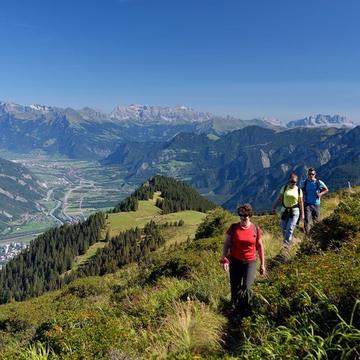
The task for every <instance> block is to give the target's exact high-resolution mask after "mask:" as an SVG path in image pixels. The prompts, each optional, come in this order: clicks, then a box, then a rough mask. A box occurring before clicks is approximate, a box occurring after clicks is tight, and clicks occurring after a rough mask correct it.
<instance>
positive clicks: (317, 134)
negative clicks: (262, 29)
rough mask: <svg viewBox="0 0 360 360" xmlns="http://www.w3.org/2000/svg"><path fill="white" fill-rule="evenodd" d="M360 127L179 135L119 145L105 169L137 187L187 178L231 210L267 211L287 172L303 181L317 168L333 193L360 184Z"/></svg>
mask: <svg viewBox="0 0 360 360" xmlns="http://www.w3.org/2000/svg"><path fill="white" fill-rule="evenodd" d="M359 136H360V126H358V127H356V128H353V129H349V128H342V129H336V128H322V127H321V128H296V129H291V130H287V131H282V132H276V131H275V130H272V129H265V128H261V127H257V126H250V127H246V128H244V129H240V130H236V131H233V132H230V133H228V134H225V135H223V136H222V137H220V138H219V139H217V140H214V139H212V138H211V137H210V138H209V137H208V136H207V135H205V134H194V133H181V134H178V135H177V136H175V137H174V138H173V139H171V140H170V141H167V142H165V143H159V142H158V143H154V142H148V143H143V144H142V146H139V143H137V142H134V143H131V142H128V143H126V144H122V145H120V146H119V147H118V149H117V150H116V151H115V152H114V153H113V154H112V155H110V156H109V157H107V158H106V159H104V160H103V164H104V165H118V166H120V167H121V168H122V169H126V170H127V171H128V180H132V181H135V182H141V181H142V180H144V179H145V178H146V177H148V176H151V175H153V174H167V175H170V176H175V177H177V178H180V179H185V180H186V181H188V182H189V183H190V184H191V185H193V186H195V187H196V188H198V189H201V191H202V192H203V193H206V194H208V195H210V197H211V198H213V199H214V200H216V201H217V202H218V203H221V204H223V206H225V207H226V208H228V209H231V210H234V208H235V207H236V204H237V203H238V202H245V201H246V202H247V201H251V202H252V203H253V204H254V205H255V207H256V208H257V209H258V210H259V211H265V210H269V208H270V207H271V204H272V202H273V200H274V198H275V197H276V196H277V191H278V190H279V189H280V186H281V185H282V184H284V183H286V182H287V177H288V176H289V174H290V172H291V171H295V172H296V173H298V174H299V176H302V175H304V174H306V169H307V167H309V166H315V167H316V168H317V169H318V173H319V175H321V176H322V177H323V179H324V181H325V182H326V183H327V184H328V186H329V187H330V188H331V189H333V190H334V189H336V188H339V187H345V186H347V182H348V181H350V182H351V183H352V184H354V185H356V184H359V183H360V170H359V169H360V144H359V142H358V141H357V140H356V139H358V138H359Z"/></svg>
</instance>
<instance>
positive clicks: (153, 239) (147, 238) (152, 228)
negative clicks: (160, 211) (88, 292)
mask: <svg viewBox="0 0 360 360" xmlns="http://www.w3.org/2000/svg"><path fill="white" fill-rule="evenodd" d="M159 230H160V229H159V226H158V225H156V224H155V222H154V221H150V222H149V223H148V224H146V225H145V227H144V229H139V228H135V229H130V230H127V231H124V232H121V233H120V234H119V235H117V236H115V237H113V238H112V239H111V240H110V243H109V244H108V245H107V246H106V247H104V248H103V249H98V251H97V252H96V254H95V256H93V257H92V258H91V259H90V260H89V261H88V262H87V263H86V264H84V265H83V266H81V267H80V269H79V270H78V271H77V272H76V273H75V274H74V275H73V276H74V277H84V276H93V275H104V274H107V273H112V272H115V271H116V270H117V269H118V268H121V267H122V266H124V265H126V264H129V263H131V262H134V261H145V260H146V258H147V257H148V255H149V253H150V252H151V251H154V250H156V249H157V248H158V247H159V246H161V245H163V244H164V243H165V239H164V238H163V236H162V235H161V234H160V231H159Z"/></svg>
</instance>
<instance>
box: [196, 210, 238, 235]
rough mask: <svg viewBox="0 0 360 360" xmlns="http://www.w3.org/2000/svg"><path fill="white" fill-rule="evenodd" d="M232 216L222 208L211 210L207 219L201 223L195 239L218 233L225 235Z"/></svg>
mask: <svg viewBox="0 0 360 360" xmlns="http://www.w3.org/2000/svg"><path fill="white" fill-rule="evenodd" d="M231 220H232V216H231V214H230V213H229V212H227V211H225V210H224V209H221V208H216V209H214V210H211V211H209V213H208V214H207V216H206V217H205V219H204V220H203V221H202V223H201V224H200V225H199V227H198V229H197V231H196V234H195V239H196V240H197V239H203V238H208V237H212V236H217V235H223V234H224V233H225V231H226V230H227V228H228V227H229V225H230V222H231Z"/></svg>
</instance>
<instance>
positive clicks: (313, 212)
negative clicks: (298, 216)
mask: <svg viewBox="0 0 360 360" xmlns="http://www.w3.org/2000/svg"><path fill="white" fill-rule="evenodd" d="M304 212H305V214H304V215H305V216H304V227H305V233H306V234H308V233H309V231H310V229H311V226H312V224H313V222H317V221H319V220H320V205H313V204H306V203H305V208H304Z"/></svg>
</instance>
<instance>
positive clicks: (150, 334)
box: [0, 189, 360, 360]
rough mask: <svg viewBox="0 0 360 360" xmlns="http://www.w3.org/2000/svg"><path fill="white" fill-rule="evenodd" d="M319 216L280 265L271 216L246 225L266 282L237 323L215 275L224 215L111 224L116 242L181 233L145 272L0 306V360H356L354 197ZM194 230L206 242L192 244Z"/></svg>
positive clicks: (137, 267) (358, 288) (136, 267)
mask: <svg viewBox="0 0 360 360" xmlns="http://www.w3.org/2000/svg"><path fill="white" fill-rule="evenodd" d="M357 191H359V189H357ZM323 209H324V218H323V221H322V222H321V223H319V224H317V225H316V226H314V228H313V231H312V234H311V238H310V239H308V238H305V237H304V235H303V233H302V231H301V229H297V231H296V238H297V241H296V242H297V244H295V245H294V246H293V248H292V249H291V251H290V252H287V253H286V254H281V243H282V239H281V234H280V231H279V226H278V221H279V219H278V217H277V216H276V215H263V216H256V217H254V219H253V221H254V222H256V223H257V224H259V225H260V226H261V228H262V229H263V240H264V243H265V247H266V254H267V256H266V257H267V267H268V273H267V276H266V277H261V276H258V278H257V281H256V283H255V284H254V287H253V297H252V304H253V313H252V314H251V315H250V316H248V317H246V318H244V319H243V320H242V321H241V322H234V319H233V318H232V317H231V315H229V314H230V295H229V280H228V274H227V273H225V272H224V271H223V270H222V269H221V266H220V265H219V256H220V254H221V249H222V242H223V234H224V231H225V230H226V229H227V227H228V226H229V224H230V223H231V222H233V221H234V220H235V221H236V220H237V219H236V218H234V217H233V216H232V215H231V214H229V213H227V212H226V211H224V210H222V209H216V210H213V211H211V212H209V213H208V214H207V215H205V214H196V212H183V213H176V214H169V215H161V214H160V212H159V211H158V210H157V209H156V208H155V207H154V200H152V201H146V202H141V204H140V206H139V210H138V211H137V212H132V213H128V214H108V224H107V227H108V229H109V231H110V232H111V233H113V234H116V233H117V232H118V231H121V230H122V229H126V228H128V227H132V226H134V224H136V225H137V226H142V225H143V224H144V223H145V222H147V221H148V220H149V219H151V218H153V219H156V221H158V222H160V223H162V222H166V221H178V220H180V219H182V220H184V222H185V223H184V225H183V226H179V227H168V228H164V229H163V230H162V231H164V236H165V238H166V244H165V246H164V247H162V248H160V249H158V250H156V251H155V252H153V253H152V254H151V255H150V259H148V261H146V262H141V261H139V262H137V263H132V264H129V265H127V266H124V267H123V268H121V269H118V270H117V271H116V272H115V273H112V274H107V275H104V276H94V277H87V278H80V279H77V280H75V281H72V282H71V283H69V284H68V285H66V286H64V287H63V288H62V289H60V290H57V291H52V292H49V293H46V294H44V295H42V296H40V297H38V298H33V299H30V300H27V301H24V302H12V303H9V304H6V305H1V306H0V358H1V359H30V360H31V359H71V360H73V359H79V360H80V359H314V360H315V359H317V360H319V359H320V360H325V359H349V360H350V359H351V360H353V359H357V358H359V356H360V299H359V294H360V280H359V279H360V278H359V276H358V274H359V269H360V193H354V194H348V193H346V192H338V193H336V194H333V195H332V196H329V197H326V198H324V201H323ZM325 213H326V216H325ZM125 215H126V216H125ZM199 223H200V224H201V229H202V231H203V232H205V233H207V234H208V235H207V237H206V238H204V237H201V236H200V237H199V235H197V236H196V239H195V234H196V233H198V231H197V229H198V227H197V224H199ZM186 226H188V227H189V229H188V230H186V229H187V228H186ZM190 227H193V228H192V230H191V231H190ZM105 231H107V229H104V232H105ZM187 231H189V235H187ZM198 234H199V233H198ZM188 236H189V237H190V239H187V238H188ZM185 238H186V239H185ZM183 240H186V241H183ZM104 244H105V243H98V244H95V245H94V247H92V248H90V250H89V252H88V253H87V254H86V256H88V257H89V256H91V254H93V253H94V252H95V251H96V249H97V248H98V247H99V246H103V245H104ZM280 255H281V256H280ZM82 260H83V261H84V259H82ZM78 265H79V264H78Z"/></svg>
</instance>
